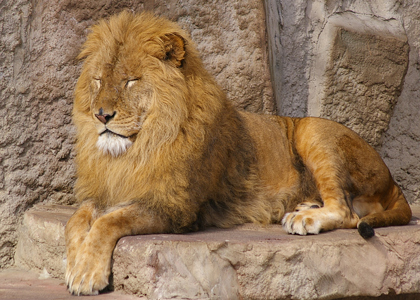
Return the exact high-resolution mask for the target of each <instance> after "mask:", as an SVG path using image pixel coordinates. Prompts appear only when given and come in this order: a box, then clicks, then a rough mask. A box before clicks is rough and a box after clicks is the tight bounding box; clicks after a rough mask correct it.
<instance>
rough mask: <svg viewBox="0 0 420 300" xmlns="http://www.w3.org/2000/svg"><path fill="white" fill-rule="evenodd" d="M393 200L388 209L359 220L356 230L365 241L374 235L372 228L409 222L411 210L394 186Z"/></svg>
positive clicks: (399, 190)
mask: <svg viewBox="0 0 420 300" xmlns="http://www.w3.org/2000/svg"><path fill="white" fill-rule="evenodd" d="M391 197H392V198H393V200H392V201H391V204H390V205H389V206H388V208H387V209H386V210H385V211H383V212H380V213H373V214H370V215H367V216H365V217H363V218H361V219H360V221H359V222H358V224H357V229H358V231H359V233H360V235H361V236H362V237H363V238H365V239H367V238H370V237H372V236H374V235H375V231H374V230H373V228H376V227H385V226H397V225H406V224H408V223H409V222H410V220H411V215H412V213H411V208H410V205H408V203H407V200H406V199H405V197H404V194H403V193H402V191H401V189H400V188H399V187H398V186H397V185H396V184H395V185H394V189H393V191H392V196H391Z"/></svg>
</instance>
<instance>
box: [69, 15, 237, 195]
mask: <svg viewBox="0 0 420 300" xmlns="http://www.w3.org/2000/svg"><path fill="white" fill-rule="evenodd" d="M79 58H80V59H84V64H83V68H82V72H81V75H80V77H79V80H78V82H77V85H76V90H75V101H74V108H73V121H74V123H75V125H76V128H77V142H76V151H77V156H76V163H77V178H78V179H77V182H76V197H77V199H79V200H83V199H86V198H95V199H96V198H100V199H102V201H104V202H106V203H107V201H117V200H118V201H124V199H126V200H127V199H132V198H138V197H139V195H145V194H147V193H149V191H150V189H151V187H152V186H153V185H156V184H161V185H162V188H163V187H164V186H167V182H166V181H165V178H164V177H165V176H172V177H171V178H173V176H176V178H178V179H179V180H184V179H182V178H185V176H186V174H187V172H189V171H188V170H187V165H188V164H191V161H192V159H193V157H195V156H198V155H199V154H197V153H200V151H201V150H200V148H205V147H206V146H205V143H208V141H207V140H206V139H208V134H207V133H206V132H208V131H209V130H211V128H212V126H213V125H212V124H216V123H217V122H218V121H217V120H216V119H217V116H218V115H219V116H220V114H221V113H222V112H224V111H225V106H226V105H229V104H228V101H226V97H225V95H224V93H223V92H222V91H221V89H220V88H219V87H218V85H217V84H216V83H215V82H214V79H213V78H212V77H211V76H210V75H209V74H208V72H207V71H206V70H205V69H204V67H203V65H202V62H201V59H200V58H199V55H198V52H197V50H196V49H195V47H194V44H193V42H192V41H191V39H190V38H189V36H188V34H187V33H186V32H184V30H182V29H181V28H180V27H179V26H178V25H177V24H175V23H173V22H171V21H169V20H167V19H164V18H159V17H155V16H154V15H152V14H150V13H142V14H132V13H129V12H122V13H120V14H119V15H116V16H113V17H111V18H110V19H108V20H102V21H100V22H99V23H98V24H96V25H94V26H93V27H92V28H91V33H90V34H89V35H88V38H87V40H86V42H85V44H84V45H83V48H82V51H81V53H80V55H79ZM174 164H178V165H179V167H177V168H176V171H173V170H172V171H168V170H170V169H171V166H173V165H174ZM181 165H182V167H181ZM171 172H172V173H171ZM173 172H176V173H177V174H173ZM158 179H159V180H158ZM168 180H169V178H168ZM139 182H142V183H143V184H141V185H139V184H138V183H139ZM121 183H124V184H121ZM178 184H179V185H181V186H182V185H184V184H185V183H182V182H180V183H178ZM159 189H160V187H154V190H155V191H156V190H159Z"/></svg>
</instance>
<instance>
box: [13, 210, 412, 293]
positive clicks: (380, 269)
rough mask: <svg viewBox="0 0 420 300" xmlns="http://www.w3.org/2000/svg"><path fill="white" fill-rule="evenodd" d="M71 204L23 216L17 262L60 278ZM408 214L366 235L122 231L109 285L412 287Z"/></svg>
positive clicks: (179, 289)
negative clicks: (405, 221)
mask: <svg viewBox="0 0 420 300" xmlns="http://www.w3.org/2000/svg"><path fill="white" fill-rule="evenodd" d="M73 211H74V208H69V207H65V206H64V207H63V206H36V207H35V208H33V209H31V210H29V211H28V212H27V213H26V214H25V222H24V225H23V226H22V228H21V230H20V238H19V245H18V251H17V252H16V262H18V266H19V267H25V268H31V269H37V270H44V269H45V270H46V271H47V272H48V273H49V274H51V275H54V276H57V277H59V278H63V276H64V266H63V265H62V262H63V258H64V252H63V251H64V250H63V247H62V245H63V243H64V237H63V231H64V223H65V220H66V219H67V218H68V217H70V215H71V213H72V212H73ZM413 211H414V217H413V220H412V222H411V223H410V225H407V226H404V227H388V228H377V229H376V236H375V237H373V238H372V239H370V240H364V239H363V238H361V237H360V236H359V234H358V233H357V230H356V229H354V230H335V231H333V232H328V233H323V234H320V235H316V236H293V235H287V234H286V233H285V231H284V230H283V229H282V228H281V226H279V225H271V226H267V227H259V226H257V225H253V224H245V225H243V226H238V227H237V228H233V229H225V230H222V229H208V230H206V231H202V232H197V233H190V234H160V235H143V236H129V237H124V238H122V239H120V241H119V242H118V244H117V246H116V248H115V251H114V256H113V261H114V262H113V274H114V275H113V284H114V287H115V289H116V290H120V291H122V292H124V293H127V294H133V295H136V296H144V297H147V298H148V299H302V300H303V299H337V298H342V297H358V296H380V295H387V294H391V295H394V294H396V295H400V294H409V293H418V291H419V290H420V275H419V274H420V257H419V255H418V253H419V251H420V221H419V217H420V208H419V207H413ZM29 246H30V247H31V248H30V250H25V249H22V248H27V247H29ZM60 264H61V266H63V267H62V268H61V267H60ZM44 272H45V271H44ZM63 289H64V287H63ZM417 296H418V295H417ZM413 297H414V296H413ZM384 299H397V298H392V297H390V298H384ZM413 299H415V298H413Z"/></svg>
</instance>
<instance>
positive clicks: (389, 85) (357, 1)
mask: <svg viewBox="0 0 420 300" xmlns="http://www.w3.org/2000/svg"><path fill="white" fill-rule="evenodd" d="M265 7H266V11H267V26H268V28H267V32H268V40H269V42H270V43H269V45H270V48H269V53H270V54H269V56H270V58H271V63H270V67H271V73H272V76H273V77H272V78H273V79H274V82H275V87H274V92H275V98H276V101H277V107H278V113H279V114H280V115H289V116H306V115H311V116H321V117H326V118H330V119H333V120H336V121H339V122H341V123H343V124H345V125H347V126H349V127H351V128H352V129H353V130H355V131H356V132H358V133H359V134H360V135H361V136H363V137H364V138H365V139H366V140H367V141H368V142H369V143H370V144H371V145H373V146H374V147H375V148H376V149H377V150H378V151H379V152H380V154H381V155H382V157H383V158H384V160H385V163H386V164H387V165H388V167H389V168H390V170H391V173H392V174H393V176H394V179H395V180H396V181H397V183H398V184H399V185H400V186H401V187H402V189H403V191H404V194H405V196H406V198H407V199H408V201H409V202H410V203H417V204H418V203H420V188H419V182H420V163H419V162H420V150H419V149H420V122H419V121H418V120H419V114H420V101H419V100H418V99H420V88H419V85H418V82H420V67H419V65H420V58H419V52H420V43H419V39H418V37H419V35H420V21H419V20H420V3H419V2H418V1H415V0H410V1H403V2H401V1H396V0H372V1H362V0H349V1H347V0H265Z"/></svg>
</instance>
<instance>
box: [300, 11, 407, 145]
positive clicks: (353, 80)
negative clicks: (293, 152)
mask: <svg viewBox="0 0 420 300" xmlns="http://www.w3.org/2000/svg"><path fill="white" fill-rule="evenodd" d="M408 50H409V47H408V42H407V36H406V35H405V32H404V28H403V27H402V25H401V23H399V22H398V21H396V20H387V21H385V20H382V19H379V18H375V17H371V16H366V15H358V14H354V13H351V12H346V13H339V14H334V15H332V16H330V17H329V18H328V20H327V22H326V24H325V26H324V28H323V30H322V32H321V33H320V35H319V42H318V45H317V48H316V53H315V56H314V62H313V65H312V69H311V80H310V81H309V100H308V114H309V115H311V116H316V117H324V118H327V119H330V120H334V121H337V122H339V123H341V124H344V125H346V126H347V127H350V128H352V129H353V130H354V131H356V132H357V133H358V134H359V135H360V136H361V137H363V138H364V139H365V140H366V141H368V142H369V143H370V144H371V145H372V146H374V147H376V148H380V146H381V144H382V136H383V133H384V132H385V131H386V130H387V129H388V125H389V122H390V119H391V115H392V112H393V108H394V106H395V104H396V103H397V100H398V96H399V94H400V93H401V88H402V84H403V80H404V76H405V73H406V71H407V66H408Z"/></svg>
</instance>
